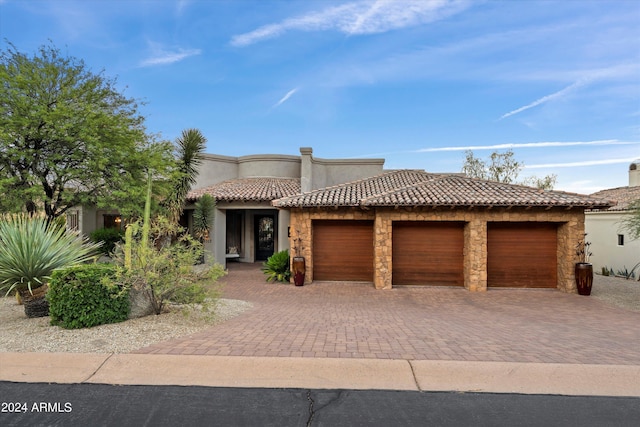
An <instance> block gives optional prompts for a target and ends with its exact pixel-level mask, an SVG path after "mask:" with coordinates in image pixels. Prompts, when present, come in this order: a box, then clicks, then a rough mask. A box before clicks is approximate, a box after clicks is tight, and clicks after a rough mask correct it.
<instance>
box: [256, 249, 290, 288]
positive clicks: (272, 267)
mask: <svg viewBox="0 0 640 427" xmlns="http://www.w3.org/2000/svg"><path fill="white" fill-rule="evenodd" d="M262 271H263V272H264V274H266V275H267V282H273V281H276V280H277V281H278V282H284V283H286V282H289V279H290V278H291V270H290V268H289V251H288V250H286V249H285V250H284V251H280V252H276V253H274V254H273V255H271V256H270V257H269V258H267V261H266V262H265V263H263V264H262Z"/></svg>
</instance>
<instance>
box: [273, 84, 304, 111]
mask: <svg viewBox="0 0 640 427" xmlns="http://www.w3.org/2000/svg"><path fill="white" fill-rule="evenodd" d="M298 89H300V88H298V87H296V88H293V89H291V90H290V91H289V92H287V93H286V94H285V96H283V97H282V98H280V100H279V101H278V102H276V103H275V104H273V106H271V109H272V110H273V109H274V108H278V107H279V106H281V105H282V104H284V103H285V102H286V101H287V100H288V99H289V98H291V96H292V95H293V94H294V93H296V92H297V91H298Z"/></svg>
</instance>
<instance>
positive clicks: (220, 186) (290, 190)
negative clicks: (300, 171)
mask: <svg viewBox="0 0 640 427" xmlns="http://www.w3.org/2000/svg"><path fill="white" fill-rule="evenodd" d="M204 194H209V195H211V196H213V197H215V198H216V200H218V201H228V202H231V201H236V200H244V201H254V202H263V201H272V200H275V199H279V198H281V197H287V196H292V195H295V194H300V179H299V178H241V179H231V180H228V181H223V182H219V183H217V184H214V185H211V186H209V187H204V188H199V189H196V190H192V191H190V192H189V194H187V200H196V199H199V198H200V197H202V196H203V195H204Z"/></svg>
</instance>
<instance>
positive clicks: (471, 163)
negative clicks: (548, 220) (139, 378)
mask: <svg viewBox="0 0 640 427" xmlns="http://www.w3.org/2000/svg"><path fill="white" fill-rule="evenodd" d="M523 168H524V163H522V162H519V161H517V160H516V159H515V157H514V154H513V151H512V150H508V151H506V152H504V153H498V152H497V151H494V152H493V153H491V156H489V160H488V161H485V160H482V159H479V158H477V157H475V156H474V155H473V151H471V150H467V151H466V152H465V160H464V164H463V165H462V172H463V173H464V174H466V175H467V176H469V177H471V178H479V179H486V180H489V181H497V182H503V183H505V184H522V185H529V186H532V187H537V188H541V189H545V190H552V189H553V186H554V185H555V183H556V179H557V176H556V175H554V174H552V175H547V176H545V177H543V178H538V177H528V178H526V179H524V180H522V181H518V176H519V175H520V171H521V170H522V169H523Z"/></svg>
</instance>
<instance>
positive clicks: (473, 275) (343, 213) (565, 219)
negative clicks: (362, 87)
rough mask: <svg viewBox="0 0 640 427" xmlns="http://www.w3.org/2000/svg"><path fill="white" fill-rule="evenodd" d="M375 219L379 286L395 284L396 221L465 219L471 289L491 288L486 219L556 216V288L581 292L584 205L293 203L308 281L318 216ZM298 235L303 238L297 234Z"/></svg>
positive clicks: (466, 264) (537, 219)
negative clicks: (577, 269)
mask: <svg viewBox="0 0 640 427" xmlns="http://www.w3.org/2000/svg"><path fill="white" fill-rule="evenodd" d="M327 219H334V220H373V221H374V233H375V235H374V262H375V265H374V278H373V284H374V286H375V287H376V288H377V289H391V288H392V275H393V259H392V244H391V242H392V231H393V222H394V221H461V222H464V223H465V228H464V286H465V288H466V289H468V290H470V291H486V289H487V223H488V222H553V223H557V224H558V234H557V256H558V258H557V260H558V263H557V264H558V274H557V277H558V283H557V289H558V290H561V291H563V292H573V293H575V292H576V287H575V281H574V264H575V261H576V259H575V245H576V243H577V242H578V241H579V240H580V239H581V238H582V236H583V235H584V212H583V210H582V209H579V208H576V209H560V208H555V209H533V208H532V209H526V208H513V209H507V208H494V209H482V208H477V209H476V208H474V209H468V208H465V209H449V208H438V209H432V208H414V209H393V208H378V209H371V210H362V209H360V208H340V209H292V210H291V218H290V226H291V238H290V245H291V247H292V248H293V247H295V246H298V247H299V248H300V249H299V251H298V252H297V253H294V254H292V255H301V256H304V257H305V259H306V281H307V282H312V281H313V251H312V247H313V227H312V221H313V220H327ZM298 239H299V240H298Z"/></svg>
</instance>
